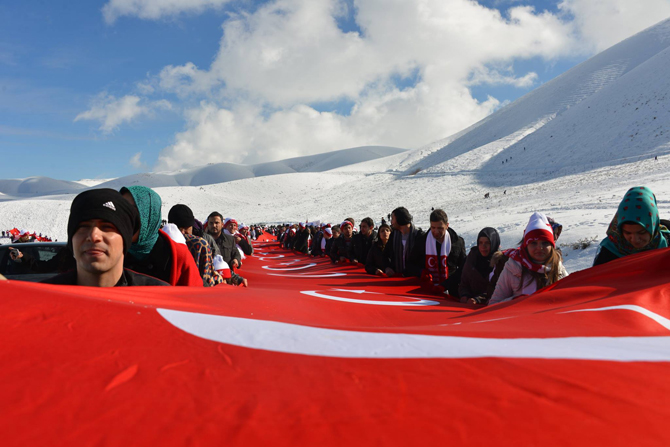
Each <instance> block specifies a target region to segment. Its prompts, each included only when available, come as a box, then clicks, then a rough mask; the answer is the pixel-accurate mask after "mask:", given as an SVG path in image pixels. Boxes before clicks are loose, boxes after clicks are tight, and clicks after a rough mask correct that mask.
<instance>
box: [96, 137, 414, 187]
mask: <svg viewBox="0 0 670 447" xmlns="http://www.w3.org/2000/svg"><path fill="white" fill-rule="evenodd" d="M403 152H405V149H398V148H395V147H385V146H364V147H355V148H350V149H342V150H339V151H334V152H328V153H324V154H317V155H310V156H307V157H297V158H289V159H286V160H280V161H274V162H267V163H259V164H255V165H248V166H247V165H236V164H233V163H215V164H211V165H207V166H204V167H198V168H193V169H187V170H183V171H179V172H175V173H146V174H134V175H129V176H126V177H121V178H118V179H114V180H111V181H109V182H106V183H102V184H100V185H99V187H100V188H114V189H119V188H121V187H122V186H130V185H144V186H149V187H152V188H158V187H163V186H203V185H213V184H217V183H225V182H231V181H234V180H240V179H245V178H254V177H263V176H267V175H276V174H288V173H294V172H324V171H329V170H331V169H336V168H339V167H342V166H347V165H351V164H355V163H359V162H362V161H367V160H374V159H378V158H382V157H387V156H390V155H395V154H399V153H403Z"/></svg>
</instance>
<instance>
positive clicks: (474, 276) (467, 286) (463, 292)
mask: <svg viewBox="0 0 670 447" xmlns="http://www.w3.org/2000/svg"><path fill="white" fill-rule="evenodd" d="M475 250H478V248H477V247H472V249H470V253H469V254H468V257H467V258H466V259H465V265H464V266H463V274H462V275H461V284H460V285H459V286H458V293H459V294H460V296H461V298H472V297H474V296H475V292H474V291H473V290H474V288H475V287H476V285H475V284H476V283H477V280H478V279H479V278H478V276H479V277H481V275H479V272H477V270H475V260H476V259H477V253H476V252H475Z"/></svg>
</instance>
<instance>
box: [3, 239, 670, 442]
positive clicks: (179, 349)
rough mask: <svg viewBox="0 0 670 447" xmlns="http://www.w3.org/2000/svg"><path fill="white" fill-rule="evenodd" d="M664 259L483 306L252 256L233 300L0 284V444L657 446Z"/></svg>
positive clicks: (259, 251) (666, 405) (663, 406)
mask: <svg viewBox="0 0 670 447" xmlns="http://www.w3.org/2000/svg"><path fill="white" fill-rule="evenodd" d="M668 265H670V250H654V251H652V252H648V253H644V254H640V255H637V256H630V257H627V258H623V259H621V260H618V261H615V262H612V263H610V264H607V265H603V266H600V267H597V268H593V269H589V270H586V271H582V272H578V273H575V274H573V275H570V276H569V277H568V278H566V279H564V280H562V281H560V282H559V283H557V284H555V285H554V286H553V287H551V288H549V289H545V290H543V291H541V292H539V293H537V294H535V295H533V296H530V297H525V298H520V299H517V300H514V301H512V302H509V303H504V304H501V305H497V306H490V307H487V308H475V307H474V306H468V305H464V304H459V303H455V302H454V301H452V300H449V299H444V298H448V297H445V296H444V295H442V296H441V297H438V296H434V295H431V294H430V293H429V292H428V291H429V290H430V289H428V288H427V289H424V288H422V287H421V286H420V284H419V283H418V281H417V280H416V279H402V278H383V279H382V278H377V277H374V276H370V275H366V274H365V273H364V271H363V269H362V268H360V267H358V266H355V265H351V264H345V265H337V266H335V265H332V264H330V262H329V261H328V260H326V259H323V258H318V259H315V258H309V257H304V256H301V255H300V256H299V255H295V254H293V253H291V252H288V251H285V250H281V249H279V248H278V246H277V244H276V243H274V244H269V243H268V244H265V245H264V246H263V245H258V244H256V254H255V256H254V257H249V258H247V260H245V263H244V266H243V268H242V269H241V270H240V271H239V273H240V274H241V275H242V276H244V277H246V278H247V279H248V280H249V288H246V289H245V288H238V287H232V286H219V287H216V288H211V289H208V288H203V289H195V288H192V287H188V288H187V287H171V288H167V287H162V288H151V287H129V288H115V289H94V288H86V287H68V286H53V285H45V284H30V283H23V282H17V281H0V342H1V343H2V348H1V349H0V365H1V367H0V404H1V407H0V434H1V435H0V438H1V439H0V445H3V446H26V445H40V446H55V445H68V446H74V445H76V446H80V445H95V446H108V445H109V446H111V445H132V446H138V445H150V446H159V445H160V446H172V445H174V446H182V445H240V446H250V445H287V446H289V445H290V446H295V445H305V446H320V447H321V446H327V445H337V446H340V445H345V446H348V447H351V446H359V445H360V446H366V447H367V446H372V445H384V446H385V445H391V446H406V445H424V444H428V443H430V444H435V443H438V442H440V443H444V444H447V445H517V446H526V445H538V446H548V445H556V446H566V445H603V446H618V445H620V446H631V445H645V446H651V445H658V446H667V445H670V431H669V430H667V427H666V423H667V420H669V419H670V380H669V379H668V377H670V363H669V361H670V337H669V335H670V320H668V318H669V317H670V309H669V305H668V303H669V301H670V285H669V284H668V282H669V279H670V273H668V271H669V270H668V267H667V266H668Z"/></svg>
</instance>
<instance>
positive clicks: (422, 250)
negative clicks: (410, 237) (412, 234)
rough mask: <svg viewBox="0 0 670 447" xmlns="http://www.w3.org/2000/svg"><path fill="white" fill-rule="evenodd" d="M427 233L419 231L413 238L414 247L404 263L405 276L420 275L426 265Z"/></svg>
mask: <svg viewBox="0 0 670 447" xmlns="http://www.w3.org/2000/svg"><path fill="white" fill-rule="evenodd" d="M427 237H428V233H419V234H418V235H417V238H416V239H415V240H414V247H412V252H411V253H410V255H409V260H408V262H407V263H406V264H405V276H421V271H422V270H423V268H424V267H425V265H426V238H427Z"/></svg>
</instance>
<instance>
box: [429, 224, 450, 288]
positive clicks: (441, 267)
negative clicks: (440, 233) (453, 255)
mask: <svg viewBox="0 0 670 447" xmlns="http://www.w3.org/2000/svg"><path fill="white" fill-rule="evenodd" d="M435 245H436V241H435V238H434V237H433V233H431V232H430V231H429V232H428V234H427V236H426V265H425V268H426V271H427V272H428V273H430V275H431V277H432V278H433V283H434V284H441V283H443V282H444V281H446V280H447V277H448V276H449V269H448V267H447V257H448V255H449V252H450V251H451V237H450V236H449V233H447V234H445V235H444V242H442V245H441V246H440V253H439V255H438V253H437V247H436V246H435Z"/></svg>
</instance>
